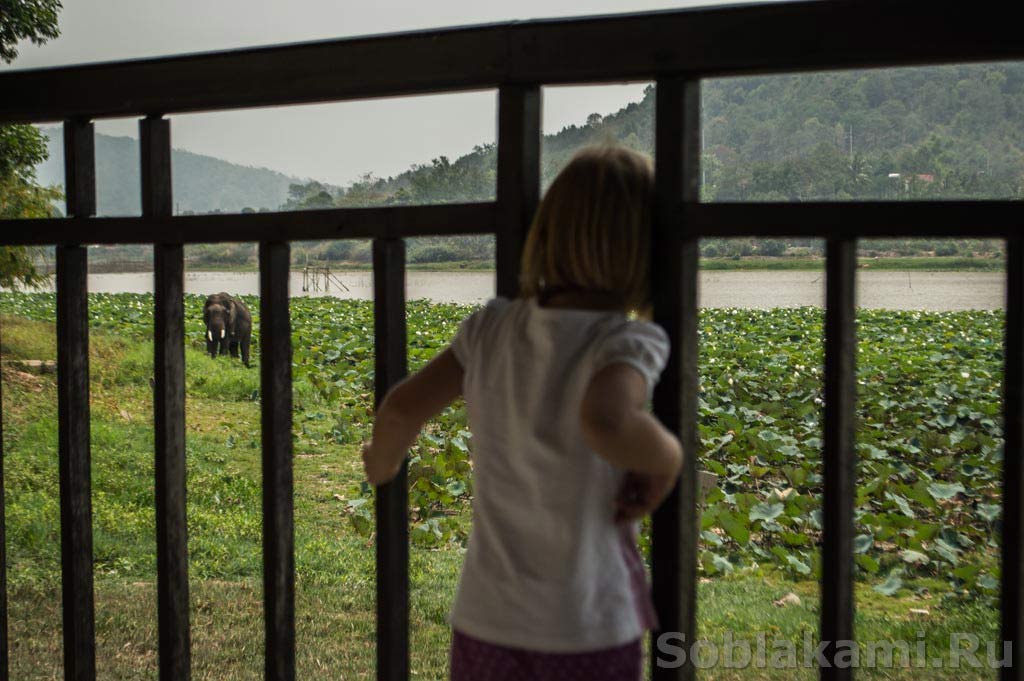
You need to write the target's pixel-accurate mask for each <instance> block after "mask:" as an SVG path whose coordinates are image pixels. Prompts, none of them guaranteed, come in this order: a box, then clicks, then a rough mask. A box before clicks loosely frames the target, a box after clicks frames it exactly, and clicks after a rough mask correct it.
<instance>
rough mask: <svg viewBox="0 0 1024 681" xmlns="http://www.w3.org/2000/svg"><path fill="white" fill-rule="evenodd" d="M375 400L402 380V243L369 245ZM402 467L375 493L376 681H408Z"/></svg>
mask: <svg viewBox="0 0 1024 681" xmlns="http://www.w3.org/2000/svg"><path fill="white" fill-rule="evenodd" d="M373 334H374V335H373V343H374V344H373V347H374V399H375V405H376V406H380V403H381V400H383V399H384V396H385V395H386V394H387V392H388V390H389V389H391V387H392V386H393V385H395V384H396V383H398V382H399V381H401V380H402V379H403V378H405V374H406V371H407V365H406V351H405V344H406V330H405V242H404V241H403V240H402V239H392V238H381V239H375V240H374V242H373ZM407 485H408V479H407V476H406V463H405V462H403V463H402V468H401V469H400V470H399V472H398V475H396V476H395V478H394V479H393V480H392V481H391V482H389V483H387V484H384V485H381V486H380V487H378V488H377V500H376V514H377V517H376V522H377V679H378V680H379V681H405V680H406V679H408V678H409V490H408V487H407Z"/></svg>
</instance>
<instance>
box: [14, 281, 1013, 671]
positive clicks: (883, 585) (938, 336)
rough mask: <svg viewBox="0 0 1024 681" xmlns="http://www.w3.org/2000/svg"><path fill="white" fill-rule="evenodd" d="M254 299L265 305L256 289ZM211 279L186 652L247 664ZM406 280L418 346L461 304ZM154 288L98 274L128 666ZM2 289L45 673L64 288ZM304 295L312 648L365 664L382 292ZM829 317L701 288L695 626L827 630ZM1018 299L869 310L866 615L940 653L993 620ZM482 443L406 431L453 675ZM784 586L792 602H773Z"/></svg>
mask: <svg viewBox="0 0 1024 681" xmlns="http://www.w3.org/2000/svg"><path fill="white" fill-rule="evenodd" d="M247 302H248V303H249V307H250V309H251V310H253V312H254V314H256V316H257V318H256V320H255V321H256V323H257V325H258V314H257V312H258V309H259V307H258V301H257V300H256V299H248V300H247ZM201 304H202V299H201V297H199V296H188V297H187V300H186V318H187V369H186V386H187V395H188V398H187V404H186V408H187V423H188V426H187V457H188V476H189V477H188V489H189V497H188V498H189V502H188V503H189V506H188V514H189V515H188V517H189V532H190V535H189V551H190V569H191V577H192V584H193V588H192V603H193V615H192V618H193V619H192V621H193V640H194V644H195V652H194V656H193V659H194V664H195V671H196V678H214V677H216V678H218V679H240V678H252V677H255V676H258V674H259V670H260V669H261V666H262V657H261V655H262V647H261V641H262V633H261V632H262V628H261V620H260V607H261V606H260V600H261V597H260V593H261V586H260V575H261V550H260V536H261V525H260V523H261V516H260V508H261V501H260V450H259V438H260V434H259V433H260V428H259V400H260V393H259V372H258V370H257V369H255V368H254V369H249V370H246V369H245V368H244V367H242V365H241V363H240V362H237V361H235V362H232V361H230V360H228V359H227V358H218V359H216V360H213V359H211V358H209V357H207V356H206V355H205V354H204V353H203V350H202V336H203V329H202V322H201V314H200V310H201ZM409 306H410V307H409V314H408V323H409V345H408V352H409V363H410V367H411V368H412V369H415V368H417V367H418V366H420V365H422V364H423V363H424V362H426V361H427V360H428V359H429V358H430V357H431V356H433V354H434V353H435V352H436V351H437V350H438V349H439V348H440V347H442V346H443V345H444V344H445V343H446V342H447V341H448V340H449V339H450V338H451V336H452V335H453V334H454V333H455V330H456V329H457V326H458V324H459V322H460V320H461V319H462V318H463V317H464V316H465V315H466V314H467V313H468V312H469V311H470V308H467V307H462V306H455V305H432V304H428V303H426V302H423V301H413V302H411V303H409ZM151 309H152V296H149V295H134V294H117V295H98V294H93V295H90V299H89V312H90V324H91V329H92V334H91V343H90V369H91V391H92V416H93V422H92V445H93V468H92V470H93V484H94V491H93V518H94V521H93V522H94V543H95V566H96V579H97V587H96V588H97V627H98V634H99V656H100V660H99V666H100V668H101V669H103V670H104V673H105V674H110V675H111V676H112V677H113V678H139V676H140V675H143V676H145V675H150V676H155V649H156V632H155V617H153V616H152V612H153V605H154V603H155V601H154V598H155V595H154V579H155V577H154V565H155V563H154V551H155V548H154V547H155V536H154V519H153V512H154V511H153V462H152V442H153V440H152V437H153V435H152V393H151V389H150V387H149V378H150V376H151V375H152V358H153V346H152V341H151V340H150V339H151V334H152V316H151ZM0 312H2V314H3V318H2V321H0V327H2V329H0V340H2V347H0V350H2V355H3V359H4V360H5V363H4V372H3V379H4V386H3V388H4V392H3V398H4V403H3V408H4V439H5V442H4V445H5V446H4V451H5V482H6V494H7V499H6V512H7V537H8V552H9V559H8V560H9V565H8V579H9V583H10V588H11V622H12V641H13V645H12V663H13V665H14V672H13V675H15V676H17V677H18V678H50V677H51V676H53V675H54V674H55V672H54V668H55V667H58V666H59V660H60V655H59V650H60V636H59V622H60V614H59V602H60V601H59V574H60V560H59V555H60V554H59V550H60V549H59V536H60V534H59V506H58V492H57V457H56V443H57V437H56V383H55V380H54V377H53V375H49V374H46V375H36V374H32V373H29V372H28V371H25V370H24V369H22V368H19V366H18V365H17V364H12V363H11V361H12V360H24V359H53V358H54V356H55V346H54V328H53V324H52V320H53V314H54V298H53V296H52V295H49V294H3V295H2V296H0ZM291 312H292V322H293V346H294V366H293V374H294V392H295V395H294V446H295V458H294V465H295V508H296V573H297V588H298V622H297V626H298V637H299V638H298V645H299V668H300V671H301V672H302V673H304V674H306V675H310V674H320V675H323V674H328V675H333V676H339V675H341V674H342V673H344V675H345V678H350V677H351V678H372V669H373V654H374V653H373V645H374V644H373V640H374V634H373V631H374V624H373V618H374V615H373V612H374V606H373V603H374V586H373V584H374V577H373V575H374V571H373V550H372V546H373V540H374V536H373V522H372V518H373V494H372V490H370V489H369V488H367V486H366V485H365V484H363V483H362V482H361V471H360V464H359V456H358V446H359V443H360V442H362V440H363V439H364V438H365V437H367V436H368V434H369V430H368V429H369V425H370V415H371V413H372V391H373V387H372V386H373V338H372V328H373V320H372V303H370V302H359V301H344V300H337V299H331V298H312V299H310V298H297V299H293V300H292V302H291ZM822 323H823V319H822V313H821V310H819V309H811V308H800V309H788V310H781V309H779V310H768V311H758V310H731V309H717V310H705V311H703V312H702V318H701V322H700V333H701V347H702V355H701V360H700V361H701V387H700V398H701V400H700V418H701V422H700V432H701V439H702V443H703V450H702V451H701V453H700V456H701V465H702V467H703V468H705V469H707V470H709V471H712V472H714V473H715V474H717V476H718V484H717V485H716V486H715V487H714V488H713V489H712V490H711V491H710V492H709V493H708V495H707V497H706V498H705V500H704V506H703V515H702V533H701V554H700V576H701V585H700V590H701V599H702V600H701V610H700V617H701V623H700V626H701V630H702V632H703V634H705V635H708V636H709V637H711V638H712V640H719V641H720V640H721V637H722V636H724V635H725V632H726V630H729V631H731V632H733V633H732V635H733V637H734V638H737V637H741V636H745V637H748V638H750V639H753V637H754V636H755V634H756V632H758V631H768V635H769V636H778V637H780V638H787V639H791V640H795V641H800V640H802V638H801V637H802V636H803V632H805V631H809V632H812V634H813V632H814V631H815V630H816V626H817V617H818V615H817V585H816V581H815V580H816V579H817V575H818V571H819V568H820V563H819V552H818V542H819V541H820V532H821V516H820V500H821V484H822V479H821V461H820V451H819V450H820V446H821V439H820V438H821V399H822V393H821V389H822V385H821V384H822V373H821V365H822V355H821V336H822ZM1002 323H1003V315H1002V313H1001V312H982V311H979V312H957V313H925V312H892V311H882V310H880V311H862V312H861V313H860V317H859V332H860V354H859V358H858V370H859V372H860V379H861V380H860V382H859V386H858V390H859V393H860V423H861V427H860V430H859V440H858V442H859V444H858V454H859V457H860V464H859V469H858V478H859V480H858V496H857V500H856V504H857V512H856V513H857V532H858V536H857V539H856V551H857V553H856V565H857V568H856V569H857V581H858V583H857V599H858V600H857V605H858V615H857V617H858V620H857V631H858V637H859V638H861V639H863V640H889V639H892V638H897V637H898V638H903V639H905V640H907V641H909V642H911V644H912V645H916V643H917V641H918V640H925V641H926V643H927V645H928V646H929V654H937V655H940V656H941V655H943V653H948V650H946V645H947V642H948V637H949V634H950V633H951V632H974V633H976V634H978V635H980V636H981V638H982V639H994V638H996V636H997V632H996V627H997V622H998V618H997V617H996V616H995V608H996V605H995V598H996V592H997V579H998V565H997V556H998V546H997V542H998V537H999V527H1000V524H999V523H1000V520H999V513H1000V498H999V479H1000V473H1001V457H1002V440H1001V431H1000V425H999V424H1000V416H999V399H1000V385H999V380H1000V371H1001V352H1002V345H1001V333H1002ZM257 337H258V334H257ZM254 355H255V358H256V363H257V364H258V358H259V350H258V348H257V349H256V350H255V351H254ZM471 447H472V437H471V435H470V433H469V431H468V429H467V424H466V416H465V411H464V409H463V408H462V406H461V405H458V404H457V405H454V406H453V407H451V408H449V409H447V410H445V412H444V413H443V414H442V415H441V417H440V418H438V419H437V420H435V421H434V422H433V423H432V424H431V425H430V426H429V427H428V428H427V429H426V431H425V432H424V434H423V437H421V439H420V440H419V442H418V443H417V445H416V446H415V448H414V449H413V451H412V453H411V458H410V463H409V473H410V475H409V479H410V538H411V542H412V553H411V579H412V595H411V599H412V613H411V616H412V636H413V669H414V670H415V676H416V677H417V678H425V679H438V678H443V676H444V671H443V670H444V669H445V665H446V649H447V643H448V635H449V634H448V629H447V625H446V623H445V614H446V612H447V607H448V605H449V603H450V599H451V597H452V594H453V589H454V585H455V582H456V579H457V571H458V566H459V564H460V562H461V556H462V552H463V551H464V544H465V541H466V538H467V534H468V530H469V500H470V499H471V497H472V493H473V487H472V475H471V463H470V459H469V456H468V454H469V451H470V450H471ZM644 542H645V544H644V545H645V549H646V548H647V546H646V539H645V540H644ZM788 592H793V593H795V594H796V595H797V596H798V597H799V601H800V602H799V603H796V602H794V601H792V599H791V600H790V601H789V604H788V605H785V606H784V607H782V606H776V605H773V604H772V602H773V601H775V600H777V599H779V598H781V597H782V596H784V595H786V594H787V593H788ZM919 631H920V632H922V634H921V636H922V637H923V639H922V638H919V636H918V632H919ZM48 665H49V666H48ZM140 670H143V671H141V672H140ZM357 670H362V671H357ZM883 671H885V670H881V671H880V672H879V675H878V676H877V678H891V673H892V671H891V670H888V674H889V675H885V674H883V673H882V672H883ZM907 671H908V672H909V671H911V670H907ZM950 672H955V673H953V674H951V675H950V676H948V678H965V676H964V674H965V673H968V675H969V674H974V673H975V672H973V671H968V670H964V669H959V670H950ZM730 673H734V675H732V676H730ZM801 674H803V676H801ZM801 674H797V676H798V677H799V678H804V677H806V678H808V679H810V678H812V677H813V676H814V670H802V671H801ZM987 675H988V673H987V672H983V671H981V670H979V671H978V672H977V678H981V677H982V676H987ZM719 676H720V677H721V678H779V679H783V678H785V679H790V678H793V672H792V670H778V671H775V672H772V671H769V670H755V669H748V670H733V672H729V673H724V672H723V674H718V673H716V678H717V677H719ZM866 676H867V677H868V678H875V677H876V676H875V675H874V674H873V673H870V672H869V673H867V674H866ZM939 677H940V678H942V676H941V674H940V675H939Z"/></svg>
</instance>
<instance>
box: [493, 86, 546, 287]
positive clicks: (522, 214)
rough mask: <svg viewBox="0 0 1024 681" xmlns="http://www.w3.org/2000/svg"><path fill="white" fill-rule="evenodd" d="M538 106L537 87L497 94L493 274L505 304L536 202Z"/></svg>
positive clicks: (507, 88)
mask: <svg viewBox="0 0 1024 681" xmlns="http://www.w3.org/2000/svg"><path fill="white" fill-rule="evenodd" d="M541 105H542V102H541V91H540V87H539V86H537V85H503V86H501V88H500V89H499V90H498V178H497V187H496V194H497V197H496V202H497V204H498V214H499V216H500V217H499V226H498V230H497V234H496V235H495V269H496V278H497V294H498V295H499V296H504V297H506V298H513V297H515V295H516V293H517V292H518V290H519V258H520V255H521V254H522V250H523V244H524V243H525V241H526V233H527V231H528V230H529V228H530V221H531V220H532V219H533V213H534V211H535V210H536V209H537V202H538V200H539V198H540V136H541V129H540V126H541Z"/></svg>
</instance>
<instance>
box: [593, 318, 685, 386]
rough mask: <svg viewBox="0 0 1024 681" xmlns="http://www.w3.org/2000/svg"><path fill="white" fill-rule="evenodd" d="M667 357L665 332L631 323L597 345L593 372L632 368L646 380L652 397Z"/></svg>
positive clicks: (644, 324)
mask: <svg viewBox="0 0 1024 681" xmlns="http://www.w3.org/2000/svg"><path fill="white" fill-rule="evenodd" d="M668 354H669V343H668V334H667V333H665V330H664V329H663V328H661V327H660V326H658V325H657V324H653V323H651V322H641V321H628V322H624V323H622V324H621V325H618V326H616V327H615V328H613V329H611V330H610V331H609V332H608V333H607V334H605V335H604V337H603V338H601V340H599V341H598V345H597V348H596V350H595V357H594V372H595V373H596V372H598V371H600V370H601V369H603V368H605V367H606V366H608V365H610V364H617V363H624V364H629V365H630V366H632V367H634V368H635V369H636V370H637V371H639V372H640V374H641V375H642V376H643V377H644V380H645V381H646V382H647V396H648V397H650V396H651V394H652V393H653V392H654V386H655V384H656V383H657V382H658V379H659V378H660V377H661V372H662V371H663V370H664V369H665V364H666V363H667V362H668Z"/></svg>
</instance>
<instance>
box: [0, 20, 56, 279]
mask: <svg viewBox="0 0 1024 681" xmlns="http://www.w3.org/2000/svg"><path fill="white" fill-rule="evenodd" d="M60 9H61V4H60V0H0V59H2V60H3V61H4V62H6V63H10V62H11V61H13V60H14V58H15V57H17V56H18V49H17V45H18V42H19V41H21V40H30V41H32V42H33V43H35V44H37V45H38V44H42V43H44V42H46V41H47V40H50V39H51V38H56V37H57V36H58V35H59V33H60V30H59V28H58V26H57V12H58V10H60ZM45 159H46V140H45V138H44V136H43V134H42V133H41V132H40V131H39V130H37V129H36V128H34V127H32V126H31V125H7V126H0V218H5V219H10V218H38V217H49V216H51V215H52V214H53V210H54V209H53V202H54V201H56V200H57V199H59V198H60V197H61V196H62V194H61V192H60V190H59V189H57V188H55V187H40V186H39V185H37V184H36V175H35V166H36V164H38V163H41V162H42V161H44V160H45ZM37 252H38V249H28V248H24V247H14V246H4V247H0V286H5V287H11V286H15V285H17V284H19V283H22V284H27V285H32V284H35V283H38V282H39V281H40V280H42V279H43V278H44V277H42V276H40V275H39V273H38V272H37V270H36V268H35V264H34V260H35V255H36V253H37Z"/></svg>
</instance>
